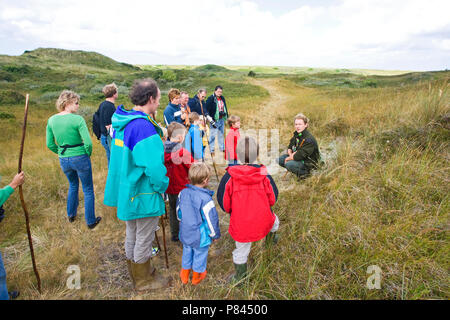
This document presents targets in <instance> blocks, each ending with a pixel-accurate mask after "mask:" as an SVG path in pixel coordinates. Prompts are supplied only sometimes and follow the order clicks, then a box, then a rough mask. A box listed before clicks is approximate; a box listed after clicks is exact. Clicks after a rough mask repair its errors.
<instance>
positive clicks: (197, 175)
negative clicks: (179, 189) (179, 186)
mask: <svg viewBox="0 0 450 320" xmlns="http://www.w3.org/2000/svg"><path fill="white" fill-rule="evenodd" d="M210 176H211V169H210V168H209V166H208V165H207V164H206V163H204V162H195V163H193V164H192V165H191V168H190V169H189V181H190V182H191V184H192V185H196V184H202V183H203V182H204V181H205V180H206V179H208V178H209V177H210Z"/></svg>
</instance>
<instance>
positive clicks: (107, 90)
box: [102, 82, 117, 98]
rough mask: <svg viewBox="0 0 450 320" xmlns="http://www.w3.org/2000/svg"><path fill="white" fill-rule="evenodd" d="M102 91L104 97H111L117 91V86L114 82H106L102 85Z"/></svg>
mask: <svg viewBox="0 0 450 320" xmlns="http://www.w3.org/2000/svg"><path fill="white" fill-rule="evenodd" d="M102 92H103V94H104V95H105V98H111V97H112V96H113V95H115V94H116V93H117V86H116V84H115V83H114V82H113V83H111V84H107V85H106V86H104V87H103V89H102Z"/></svg>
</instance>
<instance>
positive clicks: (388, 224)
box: [0, 49, 450, 299]
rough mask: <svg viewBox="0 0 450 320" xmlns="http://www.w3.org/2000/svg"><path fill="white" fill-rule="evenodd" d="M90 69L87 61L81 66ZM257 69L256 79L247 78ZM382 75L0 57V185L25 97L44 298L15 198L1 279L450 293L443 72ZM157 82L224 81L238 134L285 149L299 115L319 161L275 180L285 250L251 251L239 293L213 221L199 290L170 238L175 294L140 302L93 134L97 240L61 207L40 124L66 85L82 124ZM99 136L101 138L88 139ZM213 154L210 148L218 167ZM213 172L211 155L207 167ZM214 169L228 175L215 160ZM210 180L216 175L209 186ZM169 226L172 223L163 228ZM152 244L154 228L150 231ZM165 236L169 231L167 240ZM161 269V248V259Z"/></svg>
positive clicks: (117, 287) (310, 295) (103, 293)
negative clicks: (115, 91)
mask: <svg viewBox="0 0 450 320" xmlns="http://www.w3.org/2000/svg"><path fill="white" fill-rule="evenodd" d="M81 60H83V62H81ZM250 71H253V72H254V73H255V75H254V76H250V77H249V72H250ZM386 73H389V72H383V71H376V72H372V71H367V70H366V71H365V70H357V71H355V70H346V69H330V70H325V69H318V68H289V67H245V66H234V67H232V66H225V67H220V66H214V65H206V66H202V67H199V66H155V65H149V66H138V67H135V66H129V65H126V64H121V63H117V62H115V61H112V60H111V59H109V58H106V57H103V56H101V55H98V54H95V53H86V52H81V51H80V52H79V51H76V52H68V51H65V50H57V49H38V50H35V51H31V52H27V53H25V54H23V55H22V56H19V57H8V56H0V124H1V125H2V132H3V136H2V139H0V150H1V151H0V163H1V166H0V175H1V177H2V180H1V181H2V182H1V186H4V185H5V184H6V183H8V182H9V181H10V179H11V178H12V177H13V175H14V174H15V172H16V170H17V158H18V153H19V150H18V146H19V141H20V137H21V136H20V135H21V131H20V129H19V128H20V127H21V121H22V118H23V99H24V98H23V97H24V96H25V94H26V93H30V97H31V102H32V103H34V105H32V106H31V108H30V113H29V120H28V128H27V140H26V143H25V155H24V164H23V167H24V170H25V172H26V176H27V180H26V184H25V185H24V193H25V200H26V202H27V205H28V209H29V211H30V212H31V227H32V235H33V239H34V243H35V254H36V258H37V265H38V268H39V271H40V274H41V279H42V286H43V295H39V294H38V292H37V290H36V287H35V279H34V275H33V271H32V267H31V261H30V257H29V252H28V243H27V238H26V234H25V231H24V218H23V214H22V209H21V207H20V202H19V201H18V195H17V194H14V195H13V196H12V197H11V199H10V200H9V201H8V202H6V204H5V210H6V218H5V219H4V220H3V222H2V223H1V224H0V228H1V232H0V250H1V251H2V254H3V256H4V260H5V266H6V270H7V274H8V285H9V287H10V288H12V289H16V288H17V289H20V291H21V296H20V298H23V299H142V298H144V299H449V297H450V295H449V292H450V291H449V284H450V283H449V278H450V277H449V270H450V264H449V261H450V260H449V255H448V253H449V249H450V242H449V240H450V239H449V233H448V227H449V225H448V222H449V220H450V219H449V218H450V217H449V212H450V201H449V187H448V180H449V166H448V159H449V153H448V152H449V150H450V148H449V147H450V132H449V130H450V105H449V101H450V99H449V91H448V78H449V76H450V72H449V71H443V72H424V73H403V74H400V72H392V73H393V75H391V76H387V75H386ZM143 77H153V78H155V79H156V80H157V81H158V84H159V85H160V88H161V90H162V99H161V105H160V109H159V112H158V116H157V120H159V121H161V118H162V111H163V109H164V108H165V106H166V104H167V90H169V89H170V88H172V87H174V88H179V89H182V90H187V91H188V92H189V93H190V95H191V96H192V95H194V94H195V93H196V91H197V89H198V88H200V87H205V88H207V90H208V92H209V93H211V92H212V90H213V88H214V87H215V86H216V85H218V84H220V85H222V86H223V87H224V95H225V96H226V97H227V102H228V104H229V108H230V110H231V113H233V114H237V115H239V116H240V117H241V123H242V129H243V130H246V129H250V128H253V129H278V130H279V132H280V151H283V150H284V149H285V148H286V145H287V143H288V141H289V138H290V137H291V135H292V131H293V121H292V119H293V117H294V116H295V115H296V114H297V113H298V112H303V113H305V114H306V115H307V116H308V117H309V118H310V120H311V122H310V131H311V132H312V133H313V134H314V136H315V137H316V138H317V140H318V142H319V145H320V149H321V152H322V156H323V160H324V165H323V167H322V168H321V169H320V170H318V171H315V172H314V173H313V175H312V177H310V178H309V179H307V180H302V181H298V180H297V179H296V178H295V177H293V176H291V175H287V176H285V175H284V171H281V172H278V173H276V174H274V179H275V181H276V183H277V186H278V188H279V191H280V194H279V199H278V202H277V204H276V205H275V207H274V212H275V213H276V214H277V215H278V216H279V218H280V221H281V224H280V231H279V235H280V241H279V242H278V244H277V245H276V246H274V247H271V248H268V249H265V246H264V244H263V243H262V242H258V243H255V244H254V245H253V246H252V251H251V254H250V260H249V277H248V278H246V279H245V280H244V284H243V285H242V286H241V287H238V286H230V285H229V284H227V283H226V282H225V279H226V277H227V275H228V274H229V273H230V272H231V271H232V270H233V264H232V258H231V252H232V250H233V248H234V242H233V240H232V239H231V237H230V236H229V235H228V233H227V229H228V222H229V217H228V215H226V214H224V213H223V212H220V219H221V228H222V235H223V237H222V239H220V241H218V242H216V243H215V244H214V247H215V248H217V249H220V251H221V252H220V253H218V256H216V257H210V258H209V259H208V276H207V278H206V280H205V281H204V282H202V284H201V285H199V286H198V287H192V286H190V285H187V286H183V285H182V284H181V282H180V281H179V278H178V273H179V269H180V257H181V252H182V251H181V248H180V247H179V246H178V245H177V244H174V243H172V242H170V241H169V242H168V249H169V261H170V269H169V270H168V271H165V273H166V274H168V275H170V276H172V277H173V278H174V286H173V287H172V288H170V289H167V290H165V291H159V292H155V293H149V294H147V295H144V296H138V295H137V294H136V293H135V292H134V291H133V289H132V288H131V281H130V279H129V277H128V273H127V267H126V262H125V260H124V248H123V240H124V239H123V238H124V224H123V222H121V221H118V220H117V218H116V214H115V211H114V210H113V209H111V208H108V207H105V206H104V205H103V204H102V202H103V191H104V185H105V181H106V175H107V170H106V158H105V154H104V150H103V147H102V146H101V144H100V143H99V142H97V141H94V149H93V155H92V158H91V159H92V164H93V175H94V183H95V193H96V211H97V214H98V215H100V216H102V217H103V221H102V223H101V224H100V225H99V226H98V227H97V228H96V229H95V230H94V231H93V232H90V231H89V230H88V229H87V227H86V225H85V223H84V218H83V206H82V203H83V202H82V198H83V197H82V193H81V188H80V207H79V211H78V217H79V218H78V219H77V220H76V221H75V222H74V223H73V224H70V223H68V222H67V217H66V213H65V206H66V194H67V187H68V183H67V181H66V178H65V176H64V174H63V173H62V172H61V169H60V167H59V162H58V159H57V156H56V155H54V154H52V153H51V152H50V151H49V150H47V148H46V147H45V126H46V122H47V119H48V117H49V116H51V115H52V114H54V113H55V112H56V110H55V107H54V102H55V100H56V98H57V97H58V95H59V93H60V91H61V90H63V89H66V88H68V89H73V90H75V91H76V92H78V93H80V94H81V96H82V98H81V107H80V114H82V115H83V116H84V117H85V118H86V119H87V120H88V121H90V119H91V117H92V113H93V112H94V111H95V110H96V109H97V106H98V104H99V103H100V102H101V101H102V100H103V96H102V94H101V88H102V87H103V85H105V84H107V83H110V82H113V81H114V82H115V83H116V84H117V85H118V86H119V92H120V96H119V101H118V102H119V103H124V104H125V105H126V106H127V107H131V104H130V102H129V100H128V98H127V96H126V94H127V92H128V91H129V89H130V87H131V86H132V84H133V81H134V80H135V79H137V78H143ZM94 140H95V139H94ZM219 158H220V155H216V161H218V162H219V160H221V159H219ZM207 161H208V163H210V158H209V157H208V158H207ZM218 167H219V173H222V172H223V170H224V168H225V166H224V165H223V164H219V165H218ZM216 186H217V182H216V181H215V178H212V181H211V188H212V189H214V188H215V187H216ZM168 229H169V228H168V226H167V228H166V230H168ZM158 233H159V235H160V237H159V239H160V241H161V238H162V237H161V231H158ZM166 238H170V237H169V236H168V234H167V235H166ZM154 261H155V265H156V266H157V267H158V268H162V266H163V265H164V258H163V254H162V253H161V254H160V255H159V256H157V257H156V258H154ZM73 264H76V265H79V266H80V269H81V274H82V283H81V287H82V288H81V290H68V289H67V288H66V280H67V277H68V274H67V273H66V270H67V267H68V266H69V265H73ZM371 265H377V266H379V267H380V268H381V270H382V281H381V289H380V290H370V289H368V288H367V287H366V282H367V279H368V277H369V275H368V274H367V269H368V267H369V266H371Z"/></svg>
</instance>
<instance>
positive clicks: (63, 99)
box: [56, 90, 80, 112]
mask: <svg viewBox="0 0 450 320" xmlns="http://www.w3.org/2000/svg"><path fill="white" fill-rule="evenodd" d="M73 102H80V96H79V95H78V94H77V93H75V92H73V91H70V90H64V91H63V92H61V94H60V95H59V98H58V100H56V109H57V110H58V111H60V112H61V111H64V110H65V109H66V106H67V105H68V104H70V103H73Z"/></svg>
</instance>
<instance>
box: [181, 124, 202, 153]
mask: <svg viewBox="0 0 450 320" xmlns="http://www.w3.org/2000/svg"><path fill="white" fill-rule="evenodd" d="M203 135H204V132H203V131H202V130H200V127H199V126H198V125H196V124H191V126H190V127H189V131H188V135H186V140H185V141H186V143H185V146H186V148H187V150H189V151H190V152H191V153H192V154H193V156H194V159H195V160H201V159H203Z"/></svg>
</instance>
